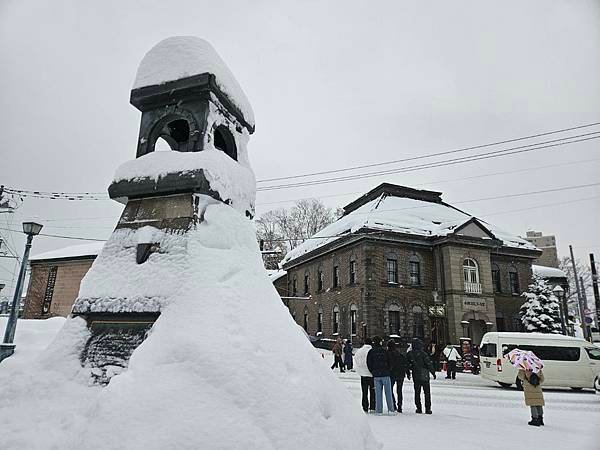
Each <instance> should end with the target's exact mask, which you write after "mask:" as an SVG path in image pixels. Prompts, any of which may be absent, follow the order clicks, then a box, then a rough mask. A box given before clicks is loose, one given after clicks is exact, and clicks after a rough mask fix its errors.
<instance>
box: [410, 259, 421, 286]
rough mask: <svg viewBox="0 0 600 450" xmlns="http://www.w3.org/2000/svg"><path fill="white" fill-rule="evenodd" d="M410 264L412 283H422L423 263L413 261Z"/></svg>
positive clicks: (414, 284)
mask: <svg viewBox="0 0 600 450" xmlns="http://www.w3.org/2000/svg"><path fill="white" fill-rule="evenodd" d="M409 266H410V284H411V285H412V286H420V285H421V263H419V262H417V261H411V262H410V263H409Z"/></svg>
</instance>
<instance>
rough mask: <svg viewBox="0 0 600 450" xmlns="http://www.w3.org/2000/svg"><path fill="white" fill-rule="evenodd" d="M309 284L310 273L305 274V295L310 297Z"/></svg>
mask: <svg viewBox="0 0 600 450" xmlns="http://www.w3.org/2000/svg"><path fill="white" fill-rule="evenodd" d="M309 284H310V274H309V273H308V272H304V295H308V293H309V287H310V286H309Z"/></svg>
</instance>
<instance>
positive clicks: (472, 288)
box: [465, 281, 481, 294]
mask: <svg viewBox="0 0 600 450" xmlns="http://www.w3.org/2000/svg"><path fill="white" fill-rule="evenodd" d="M465 292H466V293H467V294H481V283H468V282H466V281H465Z"/></svg>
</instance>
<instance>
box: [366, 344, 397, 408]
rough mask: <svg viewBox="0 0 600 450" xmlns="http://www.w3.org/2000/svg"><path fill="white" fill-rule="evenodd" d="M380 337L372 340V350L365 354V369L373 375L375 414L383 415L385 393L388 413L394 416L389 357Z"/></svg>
mask: <svg viewBox="0 0 600 450" xmlns="http://www.w3.org/2000/svg"><path fill="white" fill-rule="evenodd" d="M381 341H382V339H381V337H379V336H375V337H374V338H373V348H372V349H371V350H369V353H368V354H367V367H368V368H369V371H370V372H371V373H372V374H373V382H374V384H375V414H383V393H382V390H383V391H385V402H386V403H387V408H388V413H389V414H395V410H396V408H395V405H394V401H393V399H392V383H391V379H390V375H391V371H390V357H389V354H388V352H387V351H386V350H385V349H384V348H383V347H382V346H381Z"/></svg>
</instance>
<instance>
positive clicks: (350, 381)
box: [0, 317, 600, 450]
mask: <svg viewBox="0 0 600 450" xmlns="http://www.w3.org/2000/svg"><path fill="white" fill-rule="evenodd" d="M5 323H6V318H4V317H0V331H3V330H4V326H5ZM63 323H64V319H62V318H54V319H51V320H46V321H34V320H20V321H19V326H18V328H17V342H18V345H17V352H16V353H15V355H14V356H13V357H11V358H9V359H8V360H6V361H4V362H3V363H2V366H4V365H5V364H8V365H12V364H28V363H29V360H31V359H32V358H34V357H35V355H37V354H38V353H39V352H40V351H42V350H43V349H44V348H45V346H46V345H47V344H48V343H49V342H50V341H51V340H52V339H53V338H54V336H55V334H56V333H57V331H58V329H59V328H60V327H61V326H62V324H63ZM317 351H318V352H320V353H321V354H323V356H324V358H323V359H322V361H323V364H324V365H326V366H330V365H331V363H332V357H331V353H330V352H327V351H323V350H317ZM0 369H2V367H1V366H0ZM335 372H336V375H337V376H338V379H339V381H340V382H341V383H342V384H343V385H344V386H345V387H346V388H347V389H348V390H349V391H350V393H351V394H352V396H353V398H354V399H355V404H356V408H357V409H358V410H359V411H360V409H361V390H360V377H359V376H358V375H357V374H356V373H355V372H348V371H346V372H345V373H343V374H339V373H338V371H337V369H336V370H335ZM0 375H1V374H0ZM438 375H439V377H438V379H437V380H435V381H434V380H432V403H433V408H432V409H433V415H432V416H427V415H416V414H415V413H414V406H413V404H414V403H413V392H414V391H413V388H412V382H409V381H408V380H407V381H406V382H405V384H404V390H403V392H404V403H403V407H404V411H405V412H404V413H403V414H400V415H397V416H375V415H372V414H369V415H367V420H368V422H369V425H370V426H371V429H372V431H373V434H374V435H375V438H376V439H377V440H378V441H380V442H381V443H383V444H384V450H390V449H401V448H420V449H433V448H447V449H448V448H449V449H455V448H462V449H512V448H517V447H518V448H523V449H528V450H534V449H544V450H549V449H569V450H574V449H586V450H587V449H590V450H591V449H599V448H600V395H595V394H594V393H593V392H592V391H583V392H573V391H570V390H566V389H562V390H561V389H553V390H545V391H544V396H545V398H546V407H545V415H544V420H545V422H546V424H547V425H546V426H545V427H543V428H541V427H540V428H534V427H530V426H528V425H527V421H528V420H529V409H528V408H526V407H525V406H524V404H523V393H522V392H520V391H517V390H516V389H514V388H513V389H503V388H501V387H499V386H497V385H495V384H494V383H492V382H489V381H487V380H484V379H482V378H480V377H479V376H474V375H470V374H461V373H459V374H458V375H457V379H456V380H454V381H448V380H444V379H443V377H444V374H443V373H438ZM0 378H1V377H0ZM344 432H345V430H344V429H343V428H341V429H340V430H339V433H344ZM322 433H325V432H324V431H323V432H322ZM322 442H323V443H325V442H331V436H323V439H322Z"/></svg>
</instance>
